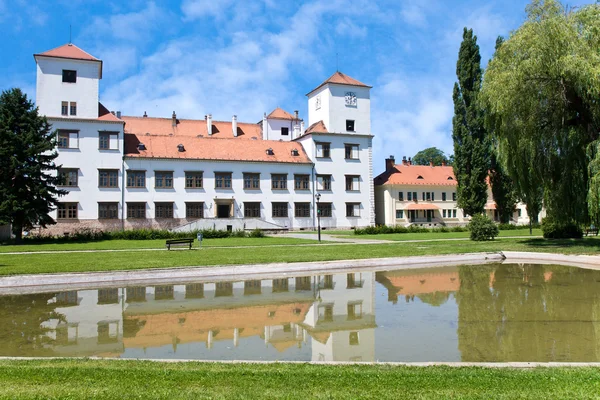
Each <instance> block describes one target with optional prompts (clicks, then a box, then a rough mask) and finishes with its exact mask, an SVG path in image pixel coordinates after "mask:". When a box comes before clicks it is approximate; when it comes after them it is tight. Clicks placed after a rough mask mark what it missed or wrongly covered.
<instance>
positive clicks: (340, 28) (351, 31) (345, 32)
mask: <svg viewBox="0 0 600 400" xmlns="http://www.w3.org/2000/svg"><path fill="white" fill-rule="evenodd" d="M335 32H336V33H337V34H338V35H340V36H344V37H358V38H364V37H366V36H367V32H368V31H367V27H366V26H358V25H357V24H355V23H354V22H353V21H352V20H351V19H350V18H343V19H342V20H341V21H339V22H338V23H337V25H336V27H335Z"/></svg>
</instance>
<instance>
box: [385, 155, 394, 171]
mask: <svg viewBox="0 0 600 400" xmlns="http://www.w3.org/2000/svg"><path fill="white" fill-rule="evenodd" d="M394 165H396V160H395V159H394V156H393V155H392V156H390V158H386V159H385V170H386V171H390V170H391V169H392V168H394Z"/></svg>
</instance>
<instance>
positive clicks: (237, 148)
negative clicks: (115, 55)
mask: <svg viewBox="0 0 600 400" xmlns="http://www.w3.org/2000/svg"><path fill="white" fill-rule="evenodd" d="M34 58H35V61H36V64H37V87H36V103H37V106H38V107H39V112H40V114H41V115H45V116H46V117H47V119H48V121H49V122H50V123H51V124H52V126H53V128H54V129H56V130H57V132H58V133H57V135H58V154H59V155H58V158H57V160H56V163H57V164H58V165H61V168H60V172H59V173H60V174H61V175H62V176H63V177H64V182H63V188H64V189H66V190H68V194H67V195H65V196H63V197H61V198H60V203H59V205H58V208H57V210H55V211H54V212H53V213H52V217H54V218H55V219H56V220H57V222H58V224H57V225H56V226H53V227H50V228H49V229H50V230H52V231H55V233H59V232H69V231H74V230H77V229H80V228H84V227H85V228H94V229H103V230H115V229H127V228H141V227H148V228H150V227H151V228H166V229H172V228H177V229H187V228H189V229H192V228H216V229H226V228H227V229H254V228H261V229H313V228H314V227H315V226H316V225H317V217H320V218H319V219H320V224H321V226H322V227H324V228H353V227H364V226H368V225H372V224H374V223H375V212H374V208H373V206H372V205H373V204H374V186H373V175H372V139H373V135H372V134H371V120H370V118H371V117H370V89H371V87H370V86H368V85H365V84H363V83H361V82H359V81H357V80H356V79H353V78H351V77H349V76H347V75H345V74H343V73H341V72H336V73H334V74H333V75H332V76H331V77H330V78H329V79H327V80H325V81H324V82H323V83H321V84H320V85H318V86H317V87H316V88H315V89H313V90H311V91H310V92H309V93H308V94H307V97H308V106H309V114H308V123H307V128H306V129H305V123H304V121H303V119H301V118H300V117H299V115H298V112H294V113H293V114H292V113H289V112H287V111H285V110H282V109H281V108H276V109H275V110H273V111H272V112H271V113H269V114H268V115H267V114H266V113H265V114H264V116H263V117H262V119H260V117H258V118H257V119H260V120H259V121H258V122H242V121H238V119H237V116H235V115H234V116H232V117H231V120H227V121H218V120H214V119H213V117H212V115H211V114H207V115H206V116H205V118H204V119H200V120H193V119H181V118H178V117H177V114H176V112H175V111H174V112H173V114H172V115H171V116H170V117H166V118H156V117H154V116H148V115H147V114H146V113H144V115H143V116H126V115H121V113H120V112H116V113H115V112H110V111H109V110H108V109H107V108H106V107H105V106H104V105H103V104H102V103H100V102H99V85H100V80H101V79H102V61H101V60H99V59H97V58H95V57H93V56H92V55H90V54H88V53H86V52H85V51H83V50H82V49H80V48H78V47H77V46H75V45H74V44H71V43H69V44H66V45H63V46H60V47H58V48H55V49H52V50H49V51H46V52H43V53H39V54H35V55H34ZM317 210H318V212H317Z"/></svg>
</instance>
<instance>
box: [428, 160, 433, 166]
mask: <svg viewBox="0 0 600 400" xmlns="http://www.w3.org/2000/svg"><path fill="white" fill-rule="evenodd" d="M429 166H430V167H433V159H431V160H429Z"/></svg>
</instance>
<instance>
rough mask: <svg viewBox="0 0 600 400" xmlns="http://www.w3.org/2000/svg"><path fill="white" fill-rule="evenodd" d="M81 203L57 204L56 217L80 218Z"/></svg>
mask: <svg viewBox="0 0 600 400" xmlns="http://www.w3.org/2000/svg"><path fill="white" fill-rule="evenodd" d="M78 216H79V203H77V202H64V203H63V202H61V203H58V204H57V206H56V219H61V220H63V219H78Z"/></svg>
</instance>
